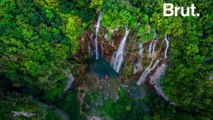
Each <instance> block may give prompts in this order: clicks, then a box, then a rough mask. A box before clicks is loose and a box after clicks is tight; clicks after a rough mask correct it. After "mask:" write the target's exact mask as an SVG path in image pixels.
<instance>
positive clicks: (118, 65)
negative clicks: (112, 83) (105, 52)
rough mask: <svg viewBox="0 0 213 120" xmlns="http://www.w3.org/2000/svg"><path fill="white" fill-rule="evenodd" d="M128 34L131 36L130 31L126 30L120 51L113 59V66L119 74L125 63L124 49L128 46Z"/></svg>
mask: <svg viewBox="0 0 213 120" xmlns="http://www.w3.org/2000/svg"><path fill="white" fill-rule="evenodd" d="M128 34H129V30H128V28H126V31H125V35H124V37H123V39H122V40H121V43H120V45H119V48H118V51H117V52H116V53H115V54H113V55H112V58H111V65H112V67H113V69H114V70H115V71H116V72H117V73H119V71H120V69H121V65H122V63H123V61H124V57H123V52H124V47H125V44H126V40H127V37H128Z"/></svg>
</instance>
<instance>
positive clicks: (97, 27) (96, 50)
mask: <svg viewBox="0 0 213 120" xmlns="http://www.w3.org/2000/svg"><path fill="white" fill-rule="evenodd" d="M101 17H102V14H101V12H100V13H99V15H98V21H97V23H96V26H95V39H94V40H95V55H96V60H97V59H98V31H99V28H100V26H101Z"/></svg>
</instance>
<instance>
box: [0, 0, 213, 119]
mask: <svg viewBox="0 0 213 120" xmlns="http://www.w3.org/2000/svg"><path fill="white" fill-rule="evenodd" d="M165 2H166V1H162V0H161V1H159V0H152V1H148V0H24V1H19V0H1V2H0V31H1V32H0V68H1V69H0V77H1V78H0V90H1V91H0V95H1V97H0V116H2V115H3V117H2V118H3V119H7V118H8V119H12V118H11V116H10V115H9V113H8V112H11V109H14V110H17V111H18V110H24V111H25V110H26V111H27V108H28V111H29V112H34V111H36V112H37V113H38V114H39V116H42V117H41V118H40V117H37V118H35V119H47V118H48V117H50V116H52V119H60V118H58V116H54V115H51V114H54V113H52V112H51V111H48V110H47V109H45V108H43V107H42V106H40V105H39V104H40V103H39V102H38V101H39V100H44V101H57V100H56V99H57V98H58V97H60V99H62V98H63V97H62V96H63V95H62V94H63V92H64V87H65V84H66V81H67V77H68V76H67V73H74V74H76V73H77V70H76V69H74V68H75V66H81V65H79V63H77V62H76V61H70V59H71V58H73V57H74V56H75V55H76V53H78V52H79V50H80V45H79V43H80V42H79V41H80V38H81V37H82V36H83V35H85V34H84V33H85V32H87V31H90V30H91V29H92V28H93V27H94V24H93V21H96V18H97V15H98V14H99V13H100V12H101V13H102V14H103V16H102V18H101V27H102V29H103V30H102V31H100V32H103V34H104V32H105V31H108V32H110V30H115V29H117V30H118V31H119V32H120V33H122V32H121V31H124V28H125V27H128V28H129V29H130V34H131V35H130V38H131V39H130V40H133V41H137V39H138V38H139V39H140V41H143V42H144V43H145V42H147V41H149V40H151V39H152V38H153V34H154V31H157V34H158V38H159V39H162V38H163V37H164V35H165V34H167V35H168V38H169V41H170V50H169V60H168V61H169V62H168V69H167V70H166V72H165V75H164V76H163V77H162V78H161V86H162V88H163V91H164V92H165V94H166V95H167V96H168V98H169V99H170V100H171V101H172V102H174V103H176V105H177V106H176V107H174V106H171V105H169V104H168V103H165V102H164V101H162V100H160V99H159V98H157V96H156V95H155V94H154V95H153V94H152V93H151V95H148V96H147V97H146V98H145V99H144V100H135V99H133V98H129V96H128V95H127V94H126V93H125V92H124V91H120V92H119V96H120V99H119V100H118V101H116V102H115V101H113V100H109V101H107V100H106V101H104V104H105V105H106V106H104V107H101V108H99V109H100V110H104V111H105V115H108V116H110V117H111V118H112V119H113V120H117V119H118V120H119V119H126V118H128V120H131V119H132V120H135V119H145V120H146V119H147V120H149V119H156V120H158V119H163V120H164V119H206V120H210V119H213V117H212V114H213V89H212V88H213V80H212V79H210V76H212V74H213V44H212V43H213V39H212V38H213V20H212V19H213V11H212V9H213V1H211V0H203V1H202V0H189V1H183V0H172V1H167V2H172V3H173V4H174V5H175V6H184V7H187V6H190V5H191V4H192V3H193V4H195V6H196V12H198V13H200V17H194V16H189V17H182V16H178V17H174V16H172V17H163V3H165ZM88 29H89V30H88ZM104 30H105V31H104ZM91 31H92V30H91ZM119 32H118V33H119ZM110 34H111V33H110ZM79 56H81V55H79ZM79 59H80V58H79ZM71 60H73V59H71ZM82 64H85V63H82ZM127 66H128V65H127ZM77 81H78V80H77ZM79 81H80V80H79ZM20 92H21V94H20ZM75 92H76V91H75ZM76 94H77V93H76ZM22 97H23V98H22ZM34 97H37V98H38V99H39V100H37V99H35V98H34ZM73 97H77V95H71V97H69V98H70V99H72V101H76V99H74V98H73ZM65 98H66V97H65ZM23 101H24V102H25V103H24V105H23V106H22V105H20V103H21V102H23ZM67 101H68V100H67ZM67 101H66V104H67V103H69V101H68V102H67ZM140 102H142V103H141V104H140ZM8 104H12V106H8ZM76 106H77V105H76ZM142 108H149V109H147V111H146V110H141V109H142ZM32 109H34V111H33V110H32ZM150 109H151V110H150ZM4 111H6V112H7V114H4ZM160 112H162V113H160ZM49 113H50V114H49ZM193 114H196V116H193ZM79 118H80V117H79Z"/></svg>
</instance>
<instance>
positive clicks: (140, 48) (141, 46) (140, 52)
mask: <svg viewBox="0 0 213 120" xmlns="http://www.w3.org/2000/svg"><path fill="white" fill-rule="evenodd" d="M142 58H143V43H141V44H139V52H138V61H137V63H136V64H135V66H134V70H133V74H136V73H138V72H140V71H141V70H142V64H141V62H142Z"/></svg>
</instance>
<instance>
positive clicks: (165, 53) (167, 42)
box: [164, 34, 169, 58]
mask: <svg viewBox="0 0 213 120" xmlns="http://www.w3.org/2000/svg"><path fill="white" fill-rule="evenodd" d="M164 40H165V41H166V49H165V52H164V58H167V51H168V48H169V40H168V39H167V34H166V35H165V37H164Z"/></svg>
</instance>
